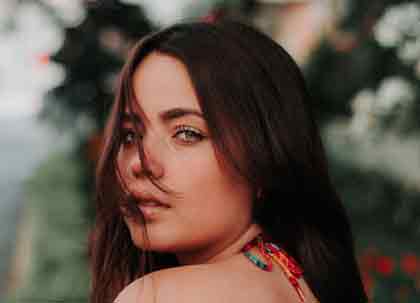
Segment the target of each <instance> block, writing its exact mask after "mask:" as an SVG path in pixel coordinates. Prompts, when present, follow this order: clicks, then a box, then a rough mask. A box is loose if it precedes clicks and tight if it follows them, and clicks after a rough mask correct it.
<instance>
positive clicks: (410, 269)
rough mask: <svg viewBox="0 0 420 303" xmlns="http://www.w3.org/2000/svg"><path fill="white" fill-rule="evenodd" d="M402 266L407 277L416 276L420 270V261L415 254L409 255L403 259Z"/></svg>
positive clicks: (405, 255)
mask: <svg viewBox="0 0 420 303" xmlns="http://www.w3.org/2000/svg"><path fill="white" fill-rule="evenodd" d="M400 266H401V270H402V271H403V272H404V273H406V274H407V275H415V274H416V273H417V272H418V271H419V269H420V260H419V258H418V257H417V256H416V255H415V254H413V253H407V254H404V255H403V256H402V257H401V261H400Z"/></svg>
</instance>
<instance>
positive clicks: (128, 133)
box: [121, 129, 136, 145]
mask: <svg viewBox="0 0 420 303" xmlns="http://www.w3.org/2000/svg"><path fill="white" fill-rule="evenodd" d="M135 140H136V133H135V132H134V131H133V130H131V129H124V130H123V131H122V140H121V141H122V144H123V145H130V144H133V143H134V141H135Z"/></svg>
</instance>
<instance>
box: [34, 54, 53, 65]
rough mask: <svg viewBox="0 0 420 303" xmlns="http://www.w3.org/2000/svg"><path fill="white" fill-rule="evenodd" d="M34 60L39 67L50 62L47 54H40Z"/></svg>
mask: <svg viewBox="0 0 420 303" xmlns="http://www.w3.org/2000/svg"><path fill="white" fill-rule="evenodd" d="M36 59H37V62H38V64H39V65H47V64H48V63H49V62H50V56H49V55H48V54H40V55H38V56H37V58H36Z"/></svg>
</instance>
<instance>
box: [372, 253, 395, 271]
mask: <svg viewBox="0 0 420 303" xmlns="http://www.w3.org/2000/svg"><path fill="white" fill-rule="evenodd" d="M394 267H395V262H394V260H392V258H390V257H388V256H378V258H377V259H376V264H375V269H376V271H377V272H378V273H380V274H382V275H383V276H389V275H391V274H392V272H393V271H394Z"/></svg>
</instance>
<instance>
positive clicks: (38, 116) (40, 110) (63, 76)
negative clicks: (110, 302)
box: [0, 0, 420, 303]
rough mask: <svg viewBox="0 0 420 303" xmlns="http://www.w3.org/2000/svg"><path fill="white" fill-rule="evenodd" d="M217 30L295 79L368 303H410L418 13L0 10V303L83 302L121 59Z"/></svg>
mask: <svg viewBox="0 0 420 303" xmlns="http://www.w3.org/2000/svg"><path fill="white" fill-rule="evenodd" d="M219 18H236V19H240V20H244V21H247V22H251V23H253V24H254V25H255V26H256V27H258V28H260V29H261V30H262V31H264V32H266V33H267V34H269V35H270V36H271V37H273V39H275V40H276V41H278V42H279V43H281V44H282V45H283V46H285V48H286V49H287V50H288V51H289V52H290V53H291V55H292V56H293V57H294V58H295V59H296V60H297V62H298V63H299V64H300V66H301V67H302V69H303V71H304V73H305V76H306V79H307V82H308V86H309V89H310V91H311V93H312V95H313V100H314V106H315V112H316V114H317V119H318V122H319V125H320V127H321V130H322V136H323V139H324V142H325V145H326V149H327V153H328V157H329V161H330V166H331V172H332V177H333V182H334V183H335V185H336V186H337V189H338V191H339V193H340V195H341V197H342V199H343V201H344V203H345V206H346V208H347V209H348V212H349V215H350V217H351V222H352V225H353V229H354V234H355V238H356V245H357V255H358V261H359V264H360V268H361V271H362V273H363V280H364V283H365V287H366V290H367V291H368V294H369V296H370V298H371V301H372V302H378V303H388V302H407V303H414V302H420V203H419V202H420V119H419V118H418V117H419V116H420V91H419V88H420V86H419V83H420V3H419V1H418V0H416V1H396V0H370V1H363V0H312V1H305V0H300V1H298V0H295V1H291V0H289V1H287V0H243V1H241V0H224V1H222V0H200V1H194V0H171V1H156V0H119V1H118V0H110V1H106V0H103V1H101V0H20V1H19V0H1V1H0V142H1V149H0V168H1V170H0V174H1V176H0V193H1V194H0V301H1V302H35V301H36V302H48V301H54V302H56V301H57V302H58V301H59V302H87V293H88V287H89V273H88V266H87V253H86V247H87V240H86V237H87V231H88V229H89V226H90V225H91V224H92V220H93V217H94V211H93V199H92V198H93V173H94V167H95V161H96V159H97V156H98V150H99V149H100V142H101V130H102V128H103V125H104V121H105V119H106V116H107V113H108V109H109V107H110V104H111V103H112V97H113V93H114V88H115V79H116V77H117V74H118V71H119V69H120V68H121V65H122V63H123V62H124V59H125V58H126V56H127V51H128V50H129V49H130V47H131V46H132V45H133V43H134V42H135V41H137V40H138V39H139V38H141V37H142V36H144V35H145V34H147V33H149V32H151V31H153V30H156V29H159V28H162V27H164V26H166V25H169V24H172V23H174V22H176V21H180V20H197V19H199V20H203V21H209V22H211V21H213V20H217V19H219ZM255 47H258V45H256V46H255ZM320 215H321V214H320Z"/></svg>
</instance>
